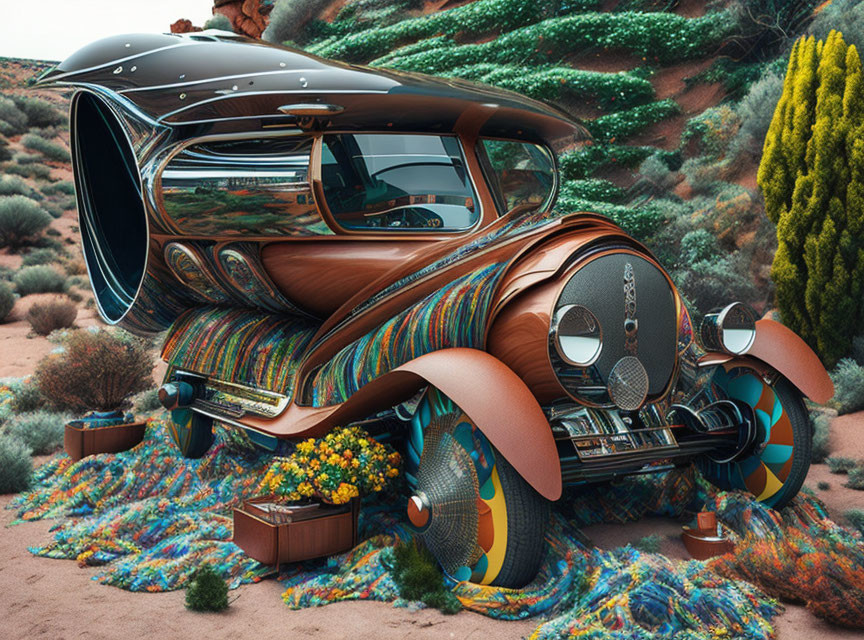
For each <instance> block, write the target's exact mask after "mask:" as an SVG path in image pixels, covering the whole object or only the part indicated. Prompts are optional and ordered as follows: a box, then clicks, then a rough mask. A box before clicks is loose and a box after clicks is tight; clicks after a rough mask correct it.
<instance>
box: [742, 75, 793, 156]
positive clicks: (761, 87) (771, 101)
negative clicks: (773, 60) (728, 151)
mask: <svg viewBox="0 0 864 640" xmlns="http://www.w3.org/2000/svg"><path fill="white" fill-rule="evenodd" d="M782 94H783V76H782V74H779V73H776V72H774V71H770V72H768V73H766V74H765V75H763V76H762V77H761V78H759V80H757V81H756V82H754V83H753V85H752V86H751V87H750V90H749V91H748V92H747V95H746V96H744V97H743V98H742V99H741V102H739V103H738V105H737V106H736V107H735V111H736V112H737V113H738V118H739V120H740V121H741V126H740V127H739V128H738V133H737V134H736V135H735V139H734V140H733V141H732V145H731V147H732V152H733V153H737V152H744V153H749V154H750V155H751V156H752V157H754V158H758V157H759V156H760V155H761V153H762V145H763V144H764V143H765V136H766V135H767V134H768V127H770V126H771V119H772V118H773V117H774V108H775V107H776V106H777V101H778V100H780V96H781V95H782Z"/></svg>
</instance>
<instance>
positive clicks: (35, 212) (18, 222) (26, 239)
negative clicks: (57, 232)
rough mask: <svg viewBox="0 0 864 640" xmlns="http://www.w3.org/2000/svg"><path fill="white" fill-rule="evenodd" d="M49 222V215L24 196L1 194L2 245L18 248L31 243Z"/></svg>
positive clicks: (0, 224) (0, 236)
mask: <svg viewBox="0 0 864 640" xmlns="http://www.w3.org/2000/svg"><path fill="white" fill-rule="evenodd" d="M49 224H51V216H50V215H48V213H46V212H45V211H44V210H43V209H42V208H41V207H40V206H39V205H38V204H37V203H36V202H34V201H33V200H31V199H30V198H26V197H24V196H20V195H16V196H0V246H7V247H11V248H12V249H18V248H19V247H21V246H23V245H25V244H28V243H31V242H32V241H33V240H34V239H35V237H36V236H38V235H39V234H40V233H41V232H42V231H43V230H44V229H45V227H47V226H48V225H49Z"/></svg>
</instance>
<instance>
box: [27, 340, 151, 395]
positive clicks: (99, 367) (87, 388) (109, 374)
mask: <svg viewBox="0 0 864 640" xmlns="http://www.w3.org/2000/svg"><path fill="white" fill-rule="evenodd" d="M63 347H64V349H63V351H62V352H61V353H52V354H49V355H48V356H46V357H45V358H44V359H43V360H42V361H41V362H40V363H39V365H38V367H37V370H36V384H37V385H38V386H39V389H40V391H41V392H42V393H43V395H44V396H45V397H46V398H48V399H49V402H51V403H52V405H53V406H55V407H56V408H58V409H64V410H69V411H80V410H87V409H94V410H98V411H112V410H115V409H119V408H120V407H122V406H123V404H124V400H125V399H126V398H128V397H129V396H130V395H132V394H134V393H138V392H139V391H143V390H144V389H147V388H149V387H151V386H152V382H153V381H152V379H151V374H152V369H153V361H152V358H151V357H150V354H149V353H148V351H147V348H146V343H145V342H144V341H143V340H141V339H139V338H135V337H133V336H130V335H128V334H125V333H123V332H117V331H107V330H101V331H72V332H70V333H69V336H68V338H67V339H66V340H65V341H64V343H63Z"/></svg>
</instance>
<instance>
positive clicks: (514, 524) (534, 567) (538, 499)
mask: <svg viewBox="0 0 864 640" xmlns="http://www.w3.org/2000/svg"><path fill="white" fill-rule="evenodd" d="M441 422H443V423H446V424H450V425H457V426H456V428H455V429H456V430H458V429H460V428H461V429H470V432H471V437H470V438H465V437H462V438H458V437H457V440H460V441H461V442H462V443H465V442H471V443H473V444H472V445H469V446H468V447H467V448H466V447H464V446H463V448H466V451H467V450H468V449H471V451H468V454H469V456H471V457H472V460H473V461H474V465H475V470H476V471H477V477H478V483H479V487H480V488H479V491H478V496H477V498H478V499H479V500H478V505H479V504H483V505H485V507H484V508H483V509H484V510H483V512H482V513H481V509H480V507H479V506H478V507H477V512H478V514H477V515H478V522H479V524H478V544H479V546H480V549H481V550H482V551H483V554H482V556H481V557H480V559H479V560H478V561H477V562H476V563H475V564H474V565H473V566H471V567H461V568H460V569H459V570H458V571H456V572H455V573H454V574H452V575H451V577H453V578H454V579H456V580H460V581H461V580H467V581H470V582H475V583H478V584H489V585H495V586H500V587H510V588H519V587H522V586H525V585H526V584H527V583H529V582H530V581H531V580H533V579H534V577H535V576H536V575H537V571H538V570H539V568H540V564H541V563H542V562H543V559H544V557H545V554H546V545H545V544H544V538H545V532H546V527H547V525H548V522H549V501H548V500H546V499H545V498H543V497H542V496H541V495H540V494H539V493H537V492H536V491H535V490H534V489H533V488H532V487H531V486H530V485H529V484H528V483H527V482H525V480H524V479H523V478H522V477H521V476H520V475H519V474H518V473H517V472H516V470H515V469H513V467H512V466H511V465H510V463H509V462H507V460H506V459H505V458H504V456H502V455H501V454H500V453H499V452H498V451H497V450H496V449H495V448H494V447H493V446H492V445H491V443H489V441H488V440H487V439H486V437H485V436H483V434H482V433H481V432H480V431H479V429H477V427H476V425H475V424H474V423H473V421H471V419H470V418H469V417H468V416H467V415H465V414H464V412H462V410H461V409H460V408H459V407H458V406H456V405H455V404H454V403H453V402H452V401H451V400H450V399H449V398H447V397H446V396H444V395H443V394H441V393H440V392H439V391H438V390H437V389H433V388H430V389H429V390H428V391H427V393H426V394H425V395H424V396H423V399H422V400H421V401H420V403H419V405H418V407H417V410H416V411H415V413H414V416H413V418H412V420H411V425H410V433H409V437H408V451H407V455H406V472H407V473H406V478H407V480H408V484H409V486H410V487H411V488H412V489H413V490H417V489H418V487H417V479H416V476H417V475H418V470H419V468H420V465H421V462H422V460H423V458H421V454H422V452H423V446H424V440H425V438H424V435H426V434H427V433H428V432H429V428H430V426H432V427H433V428H434V427H435V426H436V424H439V423H441ZM456 430H454V433H457V431H456ZM427 444H428V443H427ZM478 451H479V452H481V455H479V456H478V455H477V452H478ZM472 453H473V455H472ZM489 459H491V462H492V464H491V465H488V464H484V463H482V462H480V460H489ZM504 522H506V525H505V526H501V524H502V523H504ZM496 523H497V526H496ZM455 528H456V529H457V530H458V529H459V527H455ZM490 528H491V529H490ZM490 530H491V533H490ZM420 535H421V536H422V535H423V533H422V532H421V533H420ZM490 539H491V544H490V542H489V541H490ZM484 544H485V545H486V547H484ZM430 551H431V552H432V553H433V555H435V549H433V548H430ZM439 560H441V558H439Z"/></svg>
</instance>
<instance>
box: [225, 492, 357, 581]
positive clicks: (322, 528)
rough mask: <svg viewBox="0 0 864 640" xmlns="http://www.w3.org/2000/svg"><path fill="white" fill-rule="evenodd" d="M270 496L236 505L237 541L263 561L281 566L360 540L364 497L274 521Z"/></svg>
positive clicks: (340, 550) (339, 549)
mask: <svg viewBox="0 0 864 640" xmlns="http://www.w3.org/2000/svg"><path fill="white" fill-rule="evenodd" d="M272 501H273V498H272V497H270V496H262V497H259V498H253V499H251V500H247V501H246V502H244V503H243V505H242V506H241V507H239V508H235V509H234V544H236V545H237V546H238V547H240V548H241V549H243V551H245V552H246V554H247V555H248V556H249V557H251V558H254V559H255V560H258V562H261V563H262V564H266V565H272V566H278V565H280V564H283V563H286V562H300V561H301V560H310V559H312V558H322V557H326V556H332V555H336V554H337V553H343V552H345V551H348V550H350V549H352V548H354V546H355V545H356V544H357V515H358V513H359V510H360V501H359V500H357V499H354V500H351V502H350V503H348V504H346V505H339V506H330V505H321V507H320V508H319V509H317V510H315V511H307V512H303V513H300V514H298V515H297V516H296V517H292V520H291V522H273V521H271V520H272V518H271V517H270V516H269V514H268V513H267V511H266V510H265V509H263V508H262V506H260V505H262V504H263V503H267V502H272Z"/></svg>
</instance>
